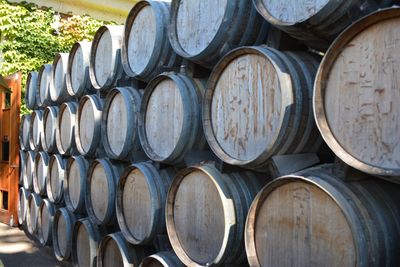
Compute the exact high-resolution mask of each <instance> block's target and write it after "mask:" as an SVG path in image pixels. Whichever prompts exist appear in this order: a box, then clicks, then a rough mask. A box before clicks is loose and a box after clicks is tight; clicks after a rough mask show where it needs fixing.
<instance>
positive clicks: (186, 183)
mask: <svg viewBox="0 0 400 267" xmlns="http://www.w3.org/2000/svg"><path fill="white" fill-rule="evenodd" d="M222 179H223V178H222V177H221V174H220V173H219V172H218V171H216V169H215V168H213V167H211V166H208V165H205V166H196V167H190V168H187V169H184V170H182V171H181V172H179V173H178V174H177V175H176V176H175V179H174V181H173V183H172V185H171V187H170V191H169V192H168V198H167V199H168V200H167V212H166V214H167V230H168V236H169V238H170V240H171V245H172V247H173V248H174V251H175V252H176V254H177V256H178V257H179V258H180V259H181V260H182V262H183V263H185V264H186V265H188V266H198V265H201V266H211V265H214V264H218V263H219V262H220V261H221V259H223V258H224V257H225V256H226V253H227V252H226V251H225V250H226V245H227V243H228V239H229V236H230V231H231V227H232V226H233V225H235V224H236V218H235V217H236V215H235V214H236V213H235V208H234V206H233V201H232V199H231V198H230V196H229V195H230V192H229V189H228V188H227V187H226V185H225V184H224V182H223V180H222ZM228 253H229V252H228Z"/></svg>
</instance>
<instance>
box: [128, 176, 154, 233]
mask: <svg viewBox="0 0 400 267" xmlns="http://www.w3.org/2000/svg"><path fill="white" fill-rule="evenodd" d="M149 186H150V185H149V184H148V182H147V179H146V177H145V176H144V174H143V173H142V172H141V171H140V170H139V169H133V170H132V171H131V172H130V173H129V175H128V176H127V177H126V180H125V182H124V187H123V191H122V213H123V215H124V221H125V224H126V227H127V228H128V230H129V232H130V234H131V235H132V236H133V237H134V238H135V239H136V240H143V239H145V238H146V237H147V236H148V235H149V234H150V231H151V227H152V226H153V223H154V222H153V205H154V203H153V201H152V198H151V192H150V188H149Z"/></svg>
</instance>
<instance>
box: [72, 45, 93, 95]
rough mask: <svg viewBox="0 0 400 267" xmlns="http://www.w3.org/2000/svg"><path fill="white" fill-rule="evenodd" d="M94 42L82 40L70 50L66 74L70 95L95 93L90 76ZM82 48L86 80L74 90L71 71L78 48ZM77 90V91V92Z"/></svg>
mask: <svg viewBox="0 0 400 267" xmlns="http://www.w3.org/2000/svg"><path fill="white" fill-rule="evenodd" d="M91 47H92V43H91V42H88V41H85V40H84V41H81V42H76V43H75V44H74V45H73V46H72V48H71V51H70V52H69V57H68V67H67V74H66V75H67V76H66V85H67V93H68V94H69V96H70V97H78V98H80V97H83V96H84V95H89V94H92V93H93V90H91V86H92V84H91V82H90V77H89V65H90V58H89V57H90V51H91ZM79 48H81V49H82V54H83V70H82V71H83V72H84V73H85V74H84V82H83V84H80V85H79V88H78V89H76V90H74V88H73V85H72V81H71V79H72V78H71V71H72V65H73V61H74V56H75V53H76V51H77V49H79ZM75 91H76V92H75Z"/></svg>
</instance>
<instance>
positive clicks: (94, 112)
mask: <svg viewBox="0 0 400 267" xmlns="http://www.w3.org/2000/svg"><path fill="white" fill-rule="evenodd" d="M102 111H103V100H102V99H101V98H100V97H99V96H97V95H86V96H84V97H82V99H81V101H80V102H79V107H78V110H77V114H76V128H75V143H76V147H77V148H78V151H79V153H80V154H81V155H84V156H87V157H95V156H96V151H98V149H99V148H101V115H102ZM120 115H122V114H120Z"/></svg>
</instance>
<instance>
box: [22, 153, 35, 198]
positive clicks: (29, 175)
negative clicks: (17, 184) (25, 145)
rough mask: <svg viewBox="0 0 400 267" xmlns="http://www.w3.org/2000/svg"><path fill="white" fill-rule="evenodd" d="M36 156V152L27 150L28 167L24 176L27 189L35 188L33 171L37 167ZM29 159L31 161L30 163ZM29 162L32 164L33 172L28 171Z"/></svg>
mask: <svg viewBox="0 0 400 267" xmlns="http://www.w3.org/2000/svg"><path fill="white" fill-rule="evenodd" d="M35 157H36V152H34V151H30V150H29V151H27V152H26V169H25V173H24V177H23V187H24V188H25V189H26V190H32V189H33V173H34V169H35V167H34V166H35V164H34V162H35ZM28 161H29V163H28ZM28 164H30V165H31V173H28Z"/></svg>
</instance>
